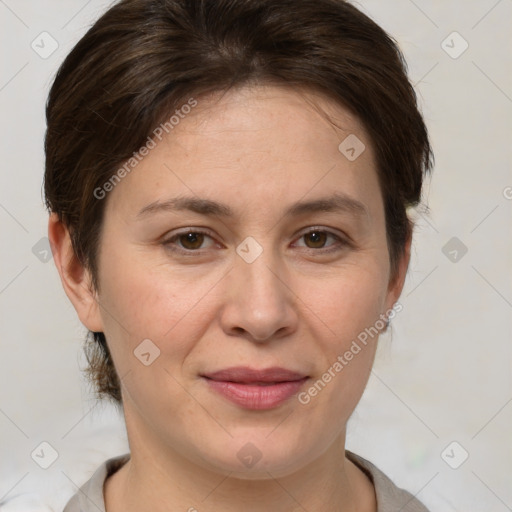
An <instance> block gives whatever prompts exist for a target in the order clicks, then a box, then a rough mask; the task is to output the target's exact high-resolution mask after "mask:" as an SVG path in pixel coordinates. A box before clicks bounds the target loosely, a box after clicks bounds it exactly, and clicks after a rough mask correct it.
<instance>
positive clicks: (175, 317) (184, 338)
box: [100, 251, 222, 374]
mask: <svg viewBox="0 0 512 512" xmlns="http://www.w3.org/2000/svg"><path fill="white" fill-rule="evenodd" d="M119 252H120V251H119ZM119 252H118V254H117V256H118V257H115V253H114V251H112V252H110V255H105V258H104V259H103V260H102V264H103V276H102V293H101V295H100V303H101V304H102V306H103V308H102V317H103V321H104V326H105V334H106V337H107V339H108V341H109V346H110V347H111V351H112V356H113V358H114V361H115V363H116V367H117V368H118V372H119V374H123V371H124V372H126V371H127V370H128V369H130V368H131V367H133V366H135V368H138V367H139V361H137V360H136V359H135V357H134V350H136V349H137V347H138V346H139V344H140V343H141V342H142V341H143V340H146V339H149V340H151V341H152V342H153V343H154V344H155V345H156V346H157V347H158V349H159V350H160V353H161V355H165V356H166V358H167V357H168V358H171V359H173V360H175V361H180V360H183V359H184V358H185V357H186V355H187V354H188V352H190V351H191V350H192V348H193V346H194V344H195V343H196V342H197V340H199V339H201V337H202V335H203V332H204V330H205V329H206V328H207V326H208V324H209V323H211V321H212V319H211V318H210V317H209V316H208V314H210V315H211V311H212V308H211V307H210V308H209V309H208V306H207V303H208V300H207V298H206V296H207V295H208V293H209V291H210V290H211V289H213V288H214V287H215V285H216V283H217V282H218V281H219V279H221V278H222V273H220V272H210V273H208V274H204V275H203V276H200V275H199V272H198V271H197V270H196V271H194V270H193V269H192V268H189V269H186V270H182V271H178V270H177V269H176V268H171V267H170V266H167V265H163V264H161V263H159V264H157V265H154V266H150V265H148V264H147V263H146V262H145V261H144V258H143V257H141V258H140V259H137V256H136V255H134V254H133V251H132V253H131V254H132V257H131V258H126V257H124V258H123V257H122V256H120V255H119ZM170 340H172V343H169V341H170ZM162 359H163V358H162Z"/></svg>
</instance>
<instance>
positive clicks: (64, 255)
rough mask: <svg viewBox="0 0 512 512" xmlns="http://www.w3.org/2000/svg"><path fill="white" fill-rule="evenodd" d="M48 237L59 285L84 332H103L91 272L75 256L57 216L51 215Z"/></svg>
mask: <svg viewBox="0 0 512 512" xmlns="http://www.w3.org/2000/svg"><path fill="white" fill-rule="evenodd" d="M48 238H49V240H50V246H51V249H52V253H53V260H54V262H55V266H56V267H57V271H58V272H59V275H60V279H61V282H62V286H63V288H64V291H65V293H66V295H67V296H68V298H69V300H70V301H71V303H72V304H73V306H74V308H75V310H76V312H77V314H78V317H79V318H80V321H81V322H82V323H83V324H84V325H85V327H87V329H89V330H91V331H93V332H102V331H103V323H102V320H101V315H100V308H99V304H98V300H97V293H96V291H95V290H94V288H93V286H92V280H91V275H90V272H89V271H88V269H86V268H85V267H84V266H83V265H82V263H81V262H80V261H79V259H78V257H77V256H76V254H75V251H74V250H73V246H72V243H71V237H70V234H69V230H68V228H67V227H66V226H65V225H64V224H63V223H62V221H60V220H59V218H58V215H57V214H56V213H51V214H50V219H49V221H48Z"/></svg>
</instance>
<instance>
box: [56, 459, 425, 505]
mask: <svg viewBox="0 0 512 512" xmlns="http://www.w3.org/2000/svg"><path fill="white" fill-rule="evenodd" d="M345 454H346V456H347V458H348V459H349V460H350V461H352V462H353V463H354V464H355V465H356V466H358V467H359V468H360V469H361V470H362V471H363V472H364V473H365V474H367V475H368V476H369V477H370V480H371V481H372V482H373V485H374V487H375V496H376V498H377V512H429V511H428V509H427V508H425V506H424V505H423V504H422V503H421V502H420V501H418V500H417V499H416V498H415V497H414V496H413V495H412V494H410V493H409V492H407V491H405V490H403V489H400V488H398V487H397V486H396V485H395V484H394V483H393V482H392V481H391V480H390V479H389V478H388V477H387V476H386V475H385V474H384V473H383V472H382V471H381V470H380V469H379V468H377V466H374V465H373V464H372V463H371V462H370V461H368V460H366V459H363V458H362V457H360V456H359V455H356V454H355V453H352V452H351V451H349V450H345ZM129 458H130V454H129V453H127V454H125V455H120V456H118V457H114V458H112V459H108V460H107V461H105V462H104V463H103V464H102V465H101V466H100V467H99V468H98V469H97V470H96V471H95V473H94V474H93V475H92V477H91V478H90V479H89V480H88V481H87V482H86V483H85V484H84V485H83V486H82V487H81V488H80V490H79V491H78V492H77V493H76V494H75V495H73V497H72V498H71V499H70V500H69V501H68V503H67V505H66V506H65V507H64V511H63V512H98V511H100V512H105V501H104V499H103V484H104V482H105V480H106V479H107V477H108V476H110V475H112V474H113V473H115V472H116V471H117V470H118V469H119V468H120V467H121V466H123V465H124V464H125V463H126V462H127V461H128V460H129Z"/></svg>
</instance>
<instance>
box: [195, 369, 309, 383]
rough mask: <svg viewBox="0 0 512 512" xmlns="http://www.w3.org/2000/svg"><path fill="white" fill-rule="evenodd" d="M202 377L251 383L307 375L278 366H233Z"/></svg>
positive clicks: (293, 378)
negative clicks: (259, 367) (256, 367)
mask: <svg viewBox="0 0 512 512" xmlns="http://www.w3.org/2000/svg"><path fill="white" fill-rule="evenodd" d="M203 377H206V378H208V379H212V380H219V381H229V382H242V383H253V382H289V381H294V380H301V379H304V378H306V377H307V375H304V374H302V373H298V372H294V371H292V370H287V369H286V368H280V367H278V366H273V367H271V368H262V369H260V370H258V369H255V368H249V367H248V366H233V367H231V368H226V369H224V370H219V371H216V372H211V373H207V374H204V375H203Z"/></svg>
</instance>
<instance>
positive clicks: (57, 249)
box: [49, 85, 410, 512]
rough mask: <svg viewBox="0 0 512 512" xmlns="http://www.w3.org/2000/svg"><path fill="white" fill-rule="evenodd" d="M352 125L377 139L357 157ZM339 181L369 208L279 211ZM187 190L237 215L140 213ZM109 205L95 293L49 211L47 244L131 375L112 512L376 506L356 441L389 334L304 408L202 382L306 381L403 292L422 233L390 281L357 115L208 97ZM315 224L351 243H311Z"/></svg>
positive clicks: (279, 99)
mask: <svg viewBox="0 0 512 512" xmlns="http://www.w3.org/2000/svg"><path fill="white" fill-rule="evenodd" d="M324 112H326V113H328V114H329V115H330V116H331V118H333V119H334V120H335V121H336V123H337V125H338V127H334V126H333V125H332V124H331V123H330V122H329V120H328V119H327V118H326V116H325V115H324ZM349 134H355V135H356V136H357V137H358V138H359V139H360V140H362V141H363V142H364V144H365V146H366V149H365V151H364V152H363V153H362V154H361V155H360V156H359V157H358V158H357V159H356V160H355V161H353V162H351V161H349V160H348V159H347V158H346V157H345V156H344V155H343V154H342V153H341V152H340V151H339V150H338V145H339V144H340V142H342V141H343V140H344V139H345V138H346V137H347V136H348V135H349ZM333 191H336V192H338V193H342V194H345V195H347V196H350V197H351V198H352V199H354V200H357V201H359V202H360V203H362V204H363V205H364V208H365V212H364V213H362V214H360V215H356V214H355V213H354V212H352V211H341V212H316V213H304V214H301V215H299V216H295V217H287V216H284V211H285V209H286V208H287V207H288V205H290V204H292V203H294V202H296V201H299V200H312V199H317V198H320V197H324V196H329V195H331V194H332V193H333ZM179 194H183V195H190V196H199V197H201V198H208V199H212V200H215V201H218V202H222V203H225V204H226V205H228V206H229V207H231V208H232V209H233V210H234V213H235V215H234V217H233V218H224V217H220V216H207V215H201V214H198V213H195V212H191V211H160V212H158V213H154V214H152V215H147V216H145V217H143V218H139V219H138V218H137V214H138V212H139V211H140V210H141V209H142V208H144V207H145V206H147V205H148V204H150V203H153V202H154V201H157V200H160V201H165V200H166V199H169V198H170V197H173V196H176V195H179ZM105 200H107V205H106V212H105V213H106V214H105V220H104V225H103V231H102V236H101V243H100V248H99V260H98V261H99V274H98V275H99V283H100V284H99V290H94V289H92V286H91V284H90V283H91V278H90V277H91V276H90V274H89V272H88V270H87V269H85V268H83V267H82V266H81V265H80V263H79V262H78V261H77V260H76V258H75V257H74V254H73V251H72V249H71V245H70V240H69V233H68V232H67V230H66V228H65V227H64V226H63V225H62V224H61V223H60V222H59V221H58V219H57V218H56V216H55V215H52V216H51V217H50V222H49V237H50V241H51V243H52V246H53V251H54V259H55V262H56V265H57V268H58V270H59V273H60V276H61V279H62V283H63V286H64V289H65V291H66V293H67V295H68V297H69V298H70V300H71V302H72V303H73V305H74V307H75V309H76V311H77V313H78V316H79V317H80V320H81V321H82V323H83V324H84V325H85V326H86V327H87V328H89V329H90V330H93V331H103V332H104V333H105V335H106V338H107V340H108V343H109V346H110V349H111V352H112V356H113V360H114V363H115V366H116V369H117V372H118V374H119V376H120V377H121V383H122V395H123V403H124V413H125V419H126V425H127V432H128V439H129V443H130V451H131V459H130V461H129V462H128V463H127V464H126V465H124V466H123V467H122V468H121V469H120V470H119V471H118V472H117V473H115V474H114V475H113V476H111V477H110V478H109V479H108V480H107V482H106V485H105V488H104V494H105V500H106V507H107V510H108V512H116V511H121V510H124V511H140V510H153V511H157V512H158V511H163V510H184V511H186V510H193V509H192V508H191V507H195V509H197V510H198V511H199V512H213V511H218V510H223V511H225V512H231V511H239V510H245V511H247V512H260V511H268V510H274V511H280V510H282V511H285V510H286V511H287V512H288V511H299V510H300V511H303V510H324V511H327V512H329V511H332V512H334V511H336V512H339V511H346V512H348V511H355V510H357V511H360V512H361V511H363V512H370V511H376V502H375V494H374V488H373V485H372V483H371V481H370V480H369V478H368V477H367V476H366V475H365V474H364V473H363V472H362V471H361V470H360V469H359V468H358V467H357V466H355V465H354V464H353V463H352V462H350V461H349V460H348V459H346V457H345V451H344V450H345V436H346V423H347V421H348V419H349V417H350V415H351V414H352V412H353V410H354V408H355V406H356V405H357V403H358V402H359V400H360V398H361V395H362V393H363V391H364V388H365V386H366V384H367V381H368V377H369V373H370V371H371V367H372V364H373V360H374V356H375V349H376V345H377V340H378V337H377V336H375V337H374V338H373V339H370V340H369V342H368V344H367V346H366V347H364V348H363V349H362V350H361V351H360V352H359V353H358V354H357V355H356V356H354V358H353V359H352V360H351V361H350V362H349V364H347V365H346V366H345V367H344V368H343V370H342V371H341V372H339V373H337V374H336V377H334V378H333V379H332V380H331V381H330V382H329V383H328V384H327V385H326V386H325V388H324V389H322V391H321V392H319V393H318V395H317V396H315V397H312V398H311V401H310V402H309V403H308V404H302V403H300V402H299V401H298V400H297V397H292V398H290V399H289V400H287V401H286V402H285V403H283V404H282V405H280V406H279V407H276V408H274V409H270V410H263V411H254V410H247V409H244V408H242V407H239V406H237V405H235V404H233V403H231V402H229V401H227V400H226V399H225V398H224V397H222V396H221V395H219V394H217V393H215V392H214V391H212V390H211V389H210V388H209V386H208V385H207V383H206V382H205V380H204V379H202V378H201V377H200V376H199V374H201V373H206V372H208V371H215V370H219V369H223V368H227V367H230V366H236V365H247V366H251V367H254V368H265V367H269V366H281V367H285V368H288V369H292V370H295V371H299V372H302V373H304V374H306V375H308V376H309V377H310V379H309V381H308V382H307V383H306V384H305V385H304V387H303V388H302V390H307V389H308V388H309V387H310V386H311V385H312V384H313V383H314V382H316V381H317V380H318V379H319V378H320V377H321V376H322V374H324V372H326V371H327V369H328V368H329V367H331V366H332V365H333V363H334V362H335V361H336V360H337V357H338V356H339V355H342V354H344V353H345V352H346V351H347V350H348V349H349V347H350V345H351V343H352V341H353V340H354V339H356V338H357V335H358V334H359V333H360V332H362V331H363V330H364V329H365V328H366V327H369V326H372V325H374V324H375V322H376V320H377V319H378V318H379V315H380V314H382V313H385V312H386V311H387V310H389V309H390V308H391V307H392V306H393V304H394V303H395V302H396V301H397V300H398V298H399V296H400V293H401V290H402V287H403V283H404V279H405V274H406V271H407V266H408V263H409V250H410V240H409V241H408V243H407V246H406V248H405V251H404V253H403V257H402V259H401V262H400V265H399V272H398V274H397V275H396V276H394V278H393V279H391V277H392V276H391V275H390V265H389V256H388V247H387V242H386V229H385V217H384V206H383V200H382V195H381V191H380V187H379V183H378V179H377V172H376V163H375V157H374V152H373V149H372V145H371V141H370V140H369V138H368V135H367V133H366V131H365V129H364V127H363V126H362V125H361V123H360V122H359V121H358V119H357V118H356V117H354V116H353V115H351V114H350V113H349V111H347V110H346V109H344V108H342V107H341V106H340V105H338V104H336V103H334V102H332V101H331V100H328V99H327V98H325V97H322V96H318V95H314V94H313V93H306V92H304V91H302V92H298V91H297V90H292V89H288V88H286V87H278V86H261V85H260V86H255V87H252V88H248V87H244V88H241V89H236V90H232V91H230V92H228V93H227V94H225V95H223V96H222V97H221V96H218V97H216V98H212V97H209V98H198V106H197V107H196V108H194V109H193V111H192V112H191V113H190V114H188V115H187V116H186V117H185V118H184V119H182V120H181V121H180V123H179V124H178V125H177V126H175V127H174V129H173V131H172V132H170V133H169V135H166V137H165V138H164V139H163V140H162V141H161V142H159V143H158V144H157V146H156V147H155V148H154V149H152V150H151V151H150V153H149V154H148V155H147V156H146V157H144V159H143V160H142V162H141V163H139V164H138V165H137V167H136V168H135V169H134V170H133V171H132V172H131V173H130V174H128V175H127V176H126V177H125V178H124V179H123V180H122V181H121V182H120V183H119V184H118V185H117V186H116V187H115V188H114V190H113V191H111V192H110V193H109V195H108V197H107V199H105ZM189 227H190V228H194V229H195V230H196V231H197V230H199V231H204V230H206V231H207V234H206V235H205V236H204V238H201V237H199V240H198V241H195V242H194V241H193V242H190V241H187V238H186V237H183V236H182V237H181V238H177V239H176V238H175V239H174V241H173V242H172V243H171V246H172V247H175V248H177V249H179V248H181V249H182V250H183V251H187V249H188V253H189V255H188V256H183V255H180V254H179V253H178V252H173V251H171V250H170V249H169V245H168V246H167V247H166V246H165V244H164V242H166V241H168V240H169V238H171V237H172V236H173V235H175V234H177V231H179V230H180V229H181V231H183V228H189ZM310 227H317V228H318V231H322V230H323V232H325V231H328V232H330V233H333V234H334V235H338V236H340V238H341V237H344V239H345V240H347V241H348V243H345V244H344V243H342V242H338V241H337V239H336V238H335V237H333V236H327V237H326V238H325V239H324V238H322V237H320V240H318V239H315V238H314V237H311V236H309V237H308V236H304V235H305V231H307V229H308V228H310ZM248 236H251V237H253V238H254V239H255V240H256V241H257V242H258V243H259V244H260V246H261V247H262V248H263V252H262V253H261V254H260V255H259V256H258V257H257V258H256V259H255V260H254V261H253V262H252V263H247V262H246V261H245V260H244V259H242V258H241V257H240V256H239V255H238V254H237V252H236V248H237V246H238V245H239V244H240V243H241V242H242V241H243V240H244V239H245V238H246V237H248ZM197 248H199V251H201V252H200V253H198V252H197V251H198V249H197ZM333 248H334V249H335V250H333V251H331V252H326V250H327V249H333ZM194 250H195V251H196V252H195V253H194V252H193V251H194ZM144 339H150V340H152V342H153V343H154V344H155V345H157V346H158V348H159V349H160V356H159V357H158V358H157V359H155V360H154V362H153V363H152V364H151V365H149V366H145V365H143V364H142V363H141V362H140V361H139V359H137V358H136V357H135V356H134V353H133V351H134V350H135V349H136V347H137V346H138V345H139V344H140V343H141V341H142V340H144ZM248 442H251V443H252V444H254V445H255V446H256V447H257V449H258V450H259V452H260V453H261V459H260V460H259V461H258V463H256V464H255V465H254V466H252V467H251V468H248V467H245V466H244V465H243V464H241V462H240V460H239V459H238V457H237V453H238V451H239V450H240V449H241V448H242V447H244V445H246V444H247V443H248Z"/></svg>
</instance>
